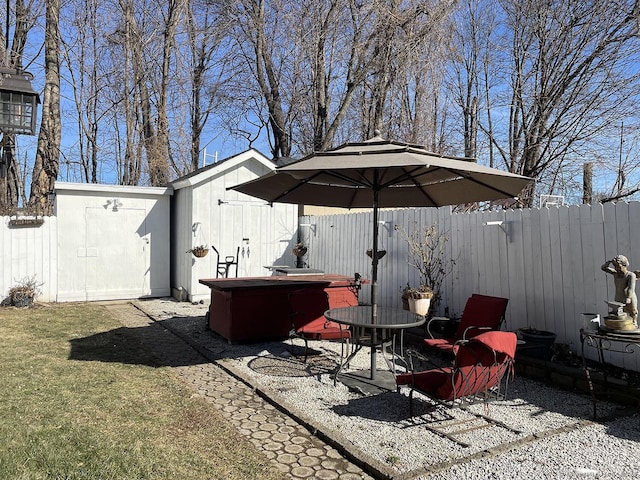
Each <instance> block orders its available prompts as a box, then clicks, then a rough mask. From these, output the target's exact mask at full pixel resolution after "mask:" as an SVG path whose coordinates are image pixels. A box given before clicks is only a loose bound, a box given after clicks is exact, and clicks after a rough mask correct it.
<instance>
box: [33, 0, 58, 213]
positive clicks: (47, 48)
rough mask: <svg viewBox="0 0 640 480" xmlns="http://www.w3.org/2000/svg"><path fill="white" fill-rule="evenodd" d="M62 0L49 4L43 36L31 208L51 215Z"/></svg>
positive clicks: (56, 136)
mask: <svg viewBox="0 0 640 480" xmlns="http://www.w3.org/2000/svg"><path fill="white" fill-rule="evenodd" d="M59 21H60V0H47V3H46V24H45V33H44V58H45V86H44V95H43V100H42V122H41V124H40V133H39V135H38V150H37V152H36V158H35V164H34V166H33V174H32V177H31V192H30V195H29V207H30V208H31V209H33V210H35V211H37V212H41V213H44V214H47V213H50V212H51V204H50V202H49V200H48V198H47V194H48V193H49V192H52V191H53V185H54V183H55V181H56V179H57V177H58V168H59V160H60V141H61V121H60V28H59V25H60V24H59Z"/></svg>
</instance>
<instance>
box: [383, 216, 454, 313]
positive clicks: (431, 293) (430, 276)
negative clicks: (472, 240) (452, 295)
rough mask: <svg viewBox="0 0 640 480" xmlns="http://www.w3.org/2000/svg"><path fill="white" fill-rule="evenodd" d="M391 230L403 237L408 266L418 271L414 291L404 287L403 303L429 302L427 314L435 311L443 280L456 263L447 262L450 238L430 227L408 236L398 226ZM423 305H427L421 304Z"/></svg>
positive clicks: (406, 232) (410, 233)
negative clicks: (420, 300) (417, 300)
mask: <svg viewBox="0 0 640 480" xmlns="http://www.w3.org/2000/svg"><path fill="white" fill-rule="evenodd" d="M394 229H395V230H396V231H398V232H400V234H401V235H402V237H403V238H404V239H405V241H406V242H407V245H408V247H409V252H408V253H409V259H408V263H409V265H411V266H412V267H414V268H415V269H416V270H417V271H418V278H419V282H420V283H419V284H418V286H417V287H414V288H412V287H410V286H409V284H408V283H407V286H406V287H405V288H404V289H403V293H402V296H403V299H404V298H406V299H407V302H409V299H411V298H414V299H426V298H428V300H429V310H430V311H434V310H435V309H436V308H437V307H438V304H439V303H440V287H441V286H442V282H443V281H444V279H445V277H446V276H447V275H448V274H449V273H451V271H452V270H453V267H454V265H455V260H454V259H451V258H446V244H447V242H448V241H449V237H448V236H447V235H446V234H445V233H444V232H442V231H441V230H440V228H439V227H438V225H436V224H433V225H431V226H428V227H424V228H421V229H420V228H417V229H415V230H413V231H412V232H408V231H407V230H406V229H404V228H403V227H402V226H400V225H396V226H395V227H394ZM403 303H404V300H403ZM421 303H426V302H421Z"/></svg>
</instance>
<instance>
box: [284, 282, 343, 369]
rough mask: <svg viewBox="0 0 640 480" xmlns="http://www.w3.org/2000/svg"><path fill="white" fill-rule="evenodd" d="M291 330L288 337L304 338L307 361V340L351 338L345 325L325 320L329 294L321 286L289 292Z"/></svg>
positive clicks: (305, 358) (305, 359)
mask: <svg viewBox="0 0 640 480" xmlns="http://www.w3.org/2000/svg"><path fill="white" fill-rule="evenodd" d="M289 308H290V317H291V331H290V332H289V337H290V338H291V339H293V338H300V339H302V340H304V361H305V362H306V361H307V356H308V352H309V340H341V341H343V342H344V341H345V340H347V339H349V338H351V332H350V331H349V330H348V328H347V327H345V326H343V325H340V324H338V323H335V322H332V321H331V320H327V319H326V318H325V316H324V312H326V311H327V310H328V309H329V308H330V307H329V296H328V295H327V293H326V292H325V291H324V290H323V289H321V288H305V289H300V290H296V291H294V292H291V293H290V294H289Z"/></svg>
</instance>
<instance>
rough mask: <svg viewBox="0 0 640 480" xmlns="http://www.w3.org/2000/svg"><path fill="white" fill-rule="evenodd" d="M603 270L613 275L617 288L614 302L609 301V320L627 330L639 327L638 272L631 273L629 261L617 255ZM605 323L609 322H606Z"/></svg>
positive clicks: (603, 266) (605, 264) (608, 261)
mask: <svg viewBox="0 0 640 480" xmlns="http://www.w3.org/2000/svg"><path fill="white" fill-rule="evenodd" d="M602 270H603V271H605V272H607V273H610V274H611V275H613V283H614V285H615V288H616V294H615V298H614V301H607V304H608V305H609V307H610V311H609V315H608V316H607V319H608V320H610V321H611V322H610V324H612V325H615V326H616V327H620V328H618V329H621V330H625V329H630V328H637V327H638V297H637V296H636V276H637V272H632V271H629V260H628V259H627V257H625V256H624V255H616V256H615V257H614V258H613V259H612V260H607V261H606V262H605V263H604V265H602ZM605 323H607V321H606V320H605Z"/></svg>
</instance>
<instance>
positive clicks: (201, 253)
mask: <svg viewBox="0 0 640 480" xmlns="http://www.w3.org/2000/svg"><path fill="white" fill-rule="evenodd" d="M187 253H191V254H193V256H194V257H198V258H202V257H206V256H207V253H209V249H208V248H207V246H206V245H196V246H195V247H193V248H190V249H189V250H187Z"/></svg>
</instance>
